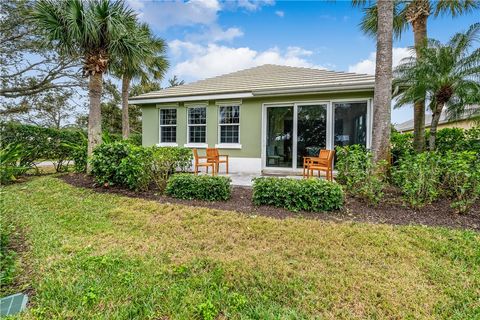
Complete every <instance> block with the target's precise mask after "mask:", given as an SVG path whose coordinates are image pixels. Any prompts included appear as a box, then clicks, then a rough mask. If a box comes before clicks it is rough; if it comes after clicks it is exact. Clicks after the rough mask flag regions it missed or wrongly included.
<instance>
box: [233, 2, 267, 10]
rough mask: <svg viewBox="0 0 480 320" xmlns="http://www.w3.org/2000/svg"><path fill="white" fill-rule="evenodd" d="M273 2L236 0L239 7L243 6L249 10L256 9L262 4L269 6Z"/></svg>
mask: <svg viewBox="0 0 480 320" xmlns="http://www.w3.org/2000/svg"><path fill="white" fill-rule="evenodd" d="M274 4H275V1H274V0H238V1H237V4H236V5H237V6H238V7H239V8H244V9H247V10H249V11H256V10H258V9H260V8H261V7H262V6H271V5H274Z"/></svg>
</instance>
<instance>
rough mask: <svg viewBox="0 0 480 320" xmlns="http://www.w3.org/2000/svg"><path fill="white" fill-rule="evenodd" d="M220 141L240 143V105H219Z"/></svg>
mask: <svg viewBox="0 0 480 320" xmlns="http://www.w3.org/2000/svg"><path fill="white" fill-rule="evenodd" d="M219 111H220V116H219V124H218V125H219V126H220V143H240V106H221V107H220V110H219Z"/></svg>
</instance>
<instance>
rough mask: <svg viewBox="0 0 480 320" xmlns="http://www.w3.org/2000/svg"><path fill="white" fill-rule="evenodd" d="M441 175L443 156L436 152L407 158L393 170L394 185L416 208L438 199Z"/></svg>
mask: <svg viewBox="0 0 480 320" xmlns="http://www.w3.org/2000/svg"><path fill="white" fill-rule="evenodd" d="M441 175H442V166H441V155H439V154H438V153H436V152H423V153H419V154H416V155H409V156H406V157H404V158H403V159H401V160H400V161H399V162H398V165H397V166H396V167H394V168H393V169H392V178H393V181H394V183H395V184H396V185H397V186H398V187H399V188H400V189H401V190H402V193H403V196H404V199H405V200H406V201H407V202H408V204H409V205H410V206H412V207H416V208H418V207H422V206H424V205H426V204H428V203H431V202H432V201H434V200H436V199H437V198H438V196H439V195H440V193H441V190H440V177H441Z"/></svg>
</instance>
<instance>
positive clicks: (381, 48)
mask: <svg viewBox="0 0 480 320" xmlns="http://www.w3.org/2000/svg"><path fill="white" fill-rule="evenodd" d="M377 8H378V33H377V56H376V69H375V93H374V97H373V135H372V152H373V159H374V161H375V162H378V161H381V160H388V159H389V156H390V131H391V100H392V37H393V1H391V0H379V1H378V2H377Z"/></svg>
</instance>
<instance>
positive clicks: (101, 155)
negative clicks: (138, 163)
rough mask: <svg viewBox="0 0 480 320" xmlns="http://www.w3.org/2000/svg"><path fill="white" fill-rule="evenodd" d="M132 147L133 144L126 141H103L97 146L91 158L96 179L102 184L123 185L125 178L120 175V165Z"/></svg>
mask: <svg viewBox="0 0 480 320" xmlns="http://www.w3.org/2000/svg"><path fill="white" fill-rule="evenodd" d="M132 148H133V145H131V144H130V143H128V142H125V141H118V142H113V143H102V144H101V145H99V146H98V147H96V148H95V150H93V155H92V158H91V159H90V163H91V165H92V175H93V176H94V178H95V181H96V182H97V183H100V184H102V185H104V184H108V185H122V184H123V183H124V181H125V179H124V178H123V177H122V176H121V175H120V173H119V167H120V164H121V163H122V160H123V159H125V158H126V157H127V156H128V155H129V153H130V152H131V150H132Z"/></svg>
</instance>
